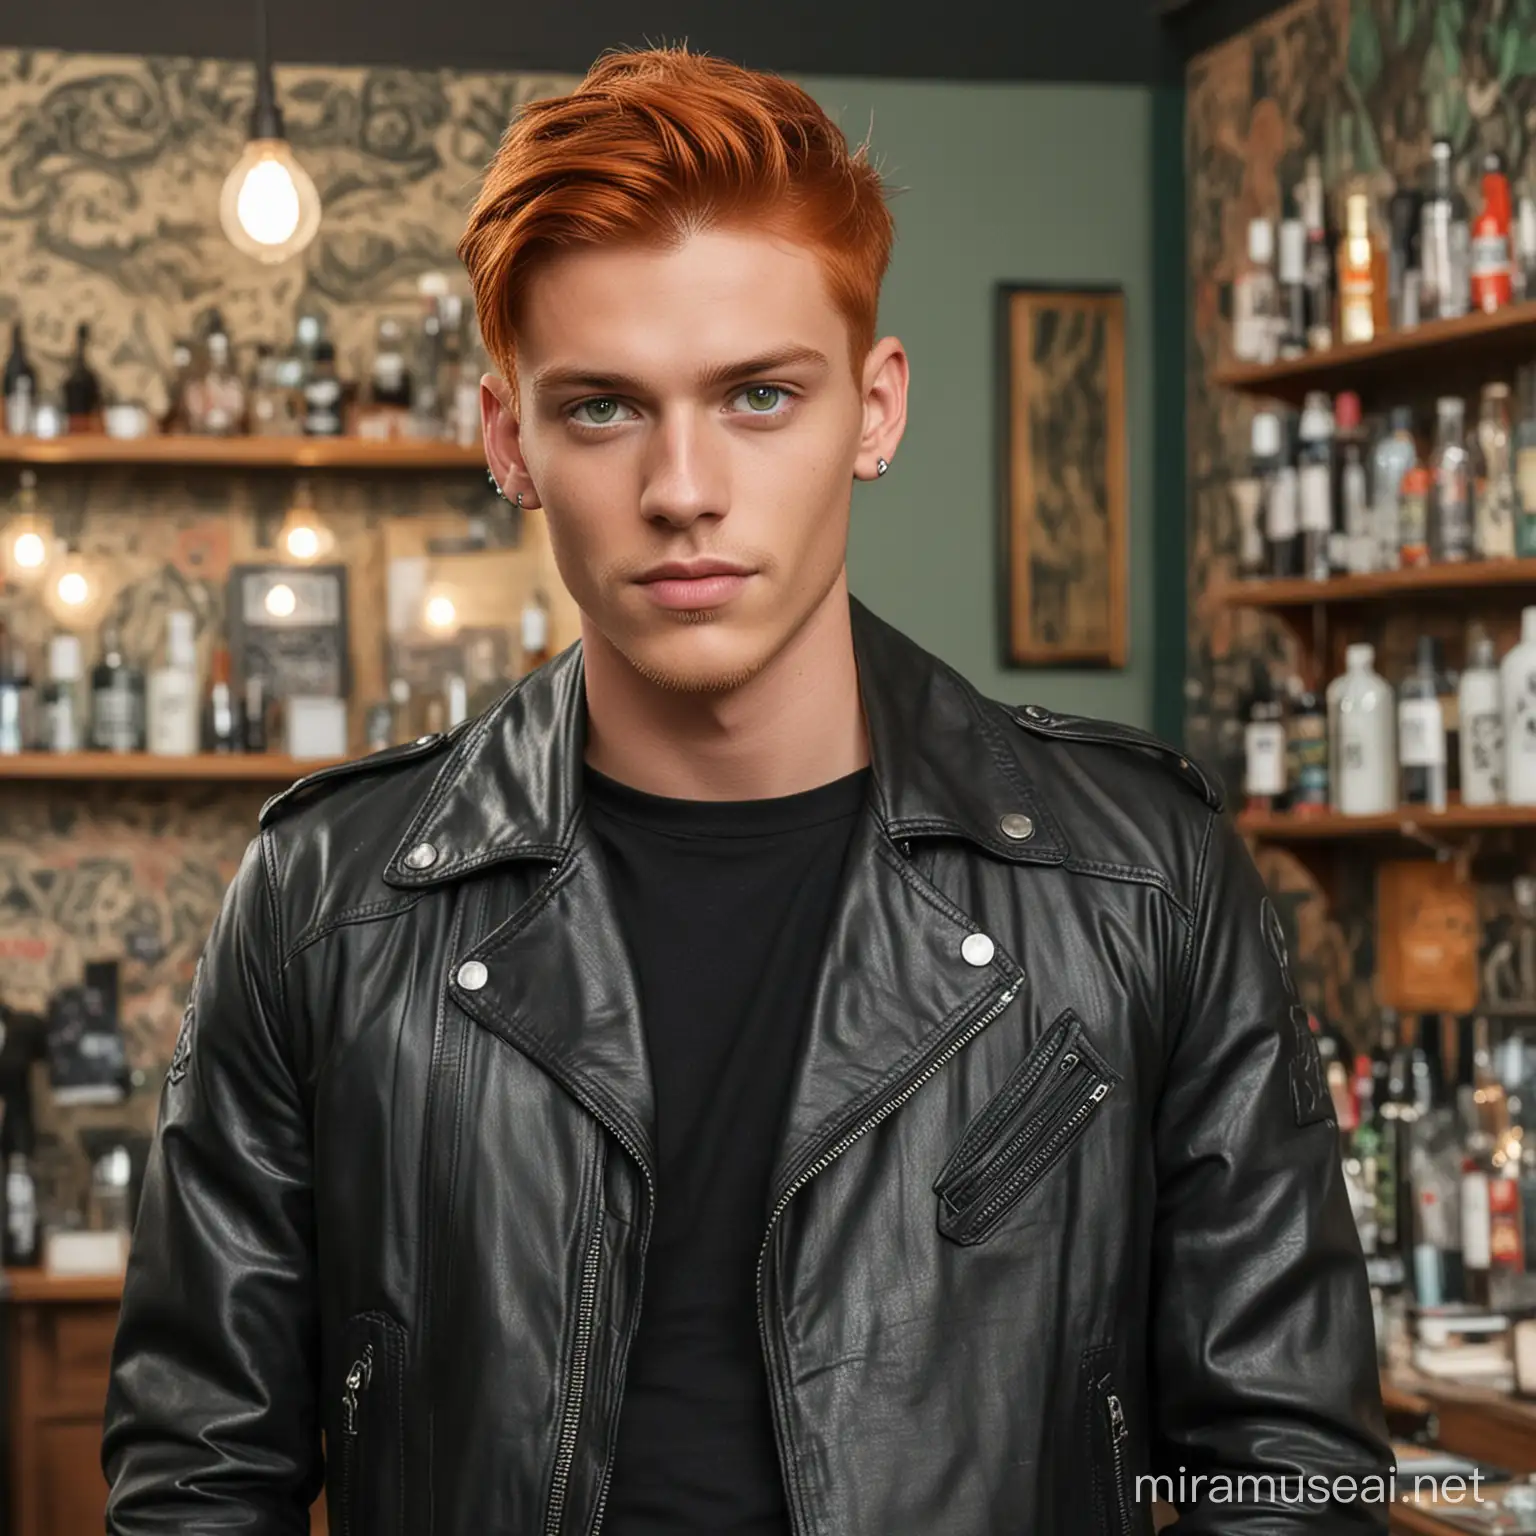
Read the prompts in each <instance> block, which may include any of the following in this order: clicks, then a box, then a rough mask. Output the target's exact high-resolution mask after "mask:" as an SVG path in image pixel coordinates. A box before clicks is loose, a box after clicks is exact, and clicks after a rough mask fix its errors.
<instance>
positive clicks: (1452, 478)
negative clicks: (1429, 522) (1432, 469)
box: [1435, 467, 1472, 560]
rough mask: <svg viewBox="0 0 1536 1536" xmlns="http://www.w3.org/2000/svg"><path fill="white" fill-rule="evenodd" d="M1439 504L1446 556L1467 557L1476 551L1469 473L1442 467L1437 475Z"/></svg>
mask: <svg viewBox="0 0 1536 1536" xmlns="http://www.w3.org/2000/svg"><path fill="white" fill-rule="evenodd" d="M1435 493H1436V494H1435V508H1436V511H1437V512H1438V514H1439V524H1440V527H1439V535H1440V539H1439V543H1440V558H1441V559H1442V560H1465V559H1467V557H1468V556H1469V555H1470V554H1471V553H1472V507H1471V501H1470V498H1469V496H1468V486H1467V477H1466V474H1465V473H1464V472H1463V471H1461V470H1459V469H1452V468H1448V467H1442V468H1441V470H1440V471H1439V473H1438V475H1437V476H1436V482H1435Z"/></svg>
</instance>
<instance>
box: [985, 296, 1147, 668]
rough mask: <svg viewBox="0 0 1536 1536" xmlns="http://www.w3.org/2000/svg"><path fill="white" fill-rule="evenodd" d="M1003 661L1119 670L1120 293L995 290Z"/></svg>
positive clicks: (1123, 494) (1122, 602) (1122, 600)
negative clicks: (998, 393) (999, 448)
mask: <svg viewBox="0 0 1536 1536" xmlns="http://www.w3.org/2000/svg"><path fill="white" fill-rule="evenodd" d="M998 348H999V355H1000V360H1001V373H1002V389H1001V391H1000V395H1001V400H1002V427H1001V431H1000V433H999V438H1000V445H1001V465H1000V471H999V479H1000V482H1001V491H1002V495H1001V514H1000V517H999V532H1000V535H1001V539H1000V543H1001V560H1000V562H999V567H1000V574H1001V581H1000V583H999V585H1000V588H1001V591H1000V600H999V607H1000V611H1001V619H1002V622H1001V626H1000V627H1001V631H1002V635H1001V640H1002V645H1001V651H1002V664H1003V666H1005V667H1019V668H1023V667H1123V666H1124V665H1125V664H1126V650H1127V634H1126V498H1127V475H1126V441H1125V295H1124V293H1123V292H1121V291H1120V290H1119V289H1097V288H1049V287H1037V286H1026V285H1022V284H1002V285H999V289H998Z"/></svg>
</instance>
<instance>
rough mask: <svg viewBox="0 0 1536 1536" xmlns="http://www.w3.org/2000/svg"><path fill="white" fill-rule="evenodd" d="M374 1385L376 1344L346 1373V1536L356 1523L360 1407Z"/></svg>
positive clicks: (343, 1499)
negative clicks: (354, 1487) (355, 1485)
mask: <svg viewBox="0 0 1536 1536" xmlns="http://www.w3.org/2000/svg"><path fill="white" fill-rule="evenodd" d="M372 1384H373V1345H372V1344H365V1345H363V1352H362V1354H360V1355H359V1356H358V1357H357V1359H356V1360H354V1361H353V1362H352V1368H351V1369H350V1370H349V1371H348V1372H347V1381H346V1390H345V1391H343V1393H342V1394H341V1435H342V1439H341V1444H342V1458H341V1507H342V1511H343V1519H344V1520H345V1522H346V1523H345V1526H344V1531H345V1533H346V1536H351V1533H352V1530H353V1525H354V1521H353V1518H352V1517H353V1509H352V1500H353V1498H354V1497H355V1494H354V1490H353V1483H354V1481H355V1479H356V1468H357V1452H358V1441H359V1438H360V1437H361V1433H362V1431H361V1427H360V1425H359V1424H358V1410H359V1407H360V1405H361V1401H362V1397H363V1394H364V1393H365V1392H366V1391H367V1390H368V1388H369V1387H370V1386H371V1385H372Z"/></svg>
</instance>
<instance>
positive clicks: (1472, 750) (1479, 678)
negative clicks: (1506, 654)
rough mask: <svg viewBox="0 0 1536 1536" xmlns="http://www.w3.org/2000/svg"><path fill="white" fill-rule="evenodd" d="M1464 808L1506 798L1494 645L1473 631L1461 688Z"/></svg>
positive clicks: (1501, 700)
mask: <svg viewBox="0 0 1536 1536" xmlns="http://www.w3.org/2000/svg"><path fill="white" fill-rule="evenodd" d="M1457 691H1458V713H1459V714H1460V717H1461V800H1462V804H1463V805H1497V804H1498V803H1499V802H1500V801H1501V800H1502V799H1503V798H1504V705H1503V699H1502V696H1501V690H1500V686H1499V668H1498V662H1497V661H1496V660H1495V658H1494V650H1493V641H1492V640H1491V639H1489V637H1488V636H1487V634H1486V633H1484V632H1483V631H1482V630H1480V629H1476V630H1474V631H1473V634H1472V637H1471V645H1470V646H1469V647H1468V662H1467V666H1466V667H1465V668H1464V669H1463V671H1462V674H1461V682H1460V685H1459V687H1458V690H1457Z"/></svg>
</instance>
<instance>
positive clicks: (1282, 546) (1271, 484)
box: [1255, 411, 1302, 578]
mask: <svg viewBox="0 0 1536 1536" xmlns="http://www.w3.org/2000/svg"><path fill="white" fill-rule="evenodd" d="M1270 419H1271V420H1276V418H1274V417H1271V418H1270ZM1257 420H1258V418H1257V417H1256V418H1255V422H1257ZM1277 426H1278V431H1277V435H1276V438H1274V439H1272V438H1271V436H1270V434H1269V429H1268V428H1267V427H1266V428H1265V429H1264V433H1263V437H1262V439H1261V443H1262V446H1264V447H1265V448H1267V447H1268V446H1269V444H1270V442H1271V441H1276V442H1277V447H1278V452H1277V453H1276V454H1275V456H1274V457H1273V458H1269V459H1268V460H1267V463H1266V466H1265V467H1266V470H1267V472H1268V477H1267V478H1268V484H1267V490H1266V492H1265V498H1264V542H1265V544H1266V545H1267V546H1268V549H1269V574H1270V575H1271V576H1275V577H1280V578H1284V577H1287V576H1299V575H1300V574H1301V571H1302V564H1301V559H1302V548H1301V523H1300V507H1301V494H1300V480H1299V477H1298V474H1297V469H1296V415H1295V413H1294V412H1290V411H1288V412H1287V413H1286V414H1285V415H1284V416H1283V417H1280V418H1278V422H1277ZM1256 430H1257V429H1256ZM1266 457H1267V456H1266Z"/></svg>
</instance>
